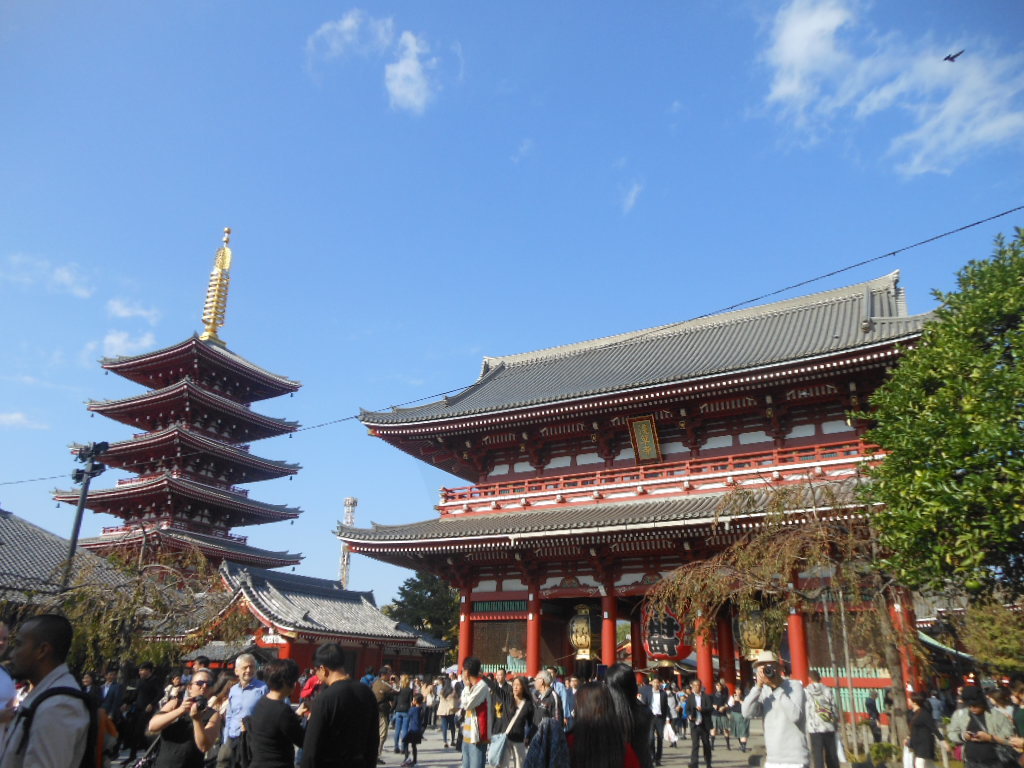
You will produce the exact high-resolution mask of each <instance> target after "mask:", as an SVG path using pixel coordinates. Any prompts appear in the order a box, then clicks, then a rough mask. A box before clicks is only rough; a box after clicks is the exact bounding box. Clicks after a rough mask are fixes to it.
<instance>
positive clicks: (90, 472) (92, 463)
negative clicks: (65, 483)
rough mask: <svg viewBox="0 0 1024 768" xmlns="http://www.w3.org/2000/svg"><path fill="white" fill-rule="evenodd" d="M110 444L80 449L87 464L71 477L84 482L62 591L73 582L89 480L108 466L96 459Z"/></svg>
mask: <svg viewBox="0 0 1024 768" xmlns="http://www.w3.org/2000/svg"><path fill="white" fill-rule="evenodd" d="M109 447H110V445H109V444H107V443H89V444H88V445H84V446H82V447H80V448H79V449H78V456H77V460H78V461H80V462H82V463H83V464H85V467H84V468H83V469H76V470H75V471H74V472H72V473H71V479H72V480H74V481H75V482H76V483H81V484H82V490H81V492H80V493H79V494H78V508H77V509H76V510H75V523H74V526H73V527H72V528H71V542H70V543H69V544H68V562H67V564H66V565H65V566H64V580H63V581H62V582H61V591H62V592H63V591H65V590H67V588H68V585H70V584H71V568H72V566H73V565H74V562H75V550H76V549H78V532H79V531H80V530H81V528H82V514H83V513H84V512H85V500H86V499H87V498H88V497H89V481H90V480H92V479H93V478H94V477H96V476H98V475H101V474H102V473H103V471H104V470H105V469H106V468H107V465H106V464H101V463H100V462H98V461H96V458H97V457H98V456H101V455H102V454H104V453H106V452H107V448H109Z"/></svg>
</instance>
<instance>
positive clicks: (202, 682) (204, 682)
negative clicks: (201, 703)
mask: <svg viewBox="0 0 1024 768" xmlns="http://www.w3.org/2000/svg"><path fill="white" fill-rule="evenodd" d="M209 684H210V681H209V680H193V681H192V685H198V686H201V687H203V688H205V687H206V686H208V685H209Z"/></svg>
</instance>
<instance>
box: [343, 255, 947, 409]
mask: <svg viewBox="0 0 1024 768" xmlns="http://www.w3.org/2000/svg"><path fill="white" fill-rule="evenodd" d="M929 316H930V315H913V316H910V315H908V314H907V310H906V304H905V300H904V295H903V289H902V288H900V287H899V272H892V273H891V274H888V275H885V276H884V277H880V278H877V279H875V280H870V281H868V282H864V283H858V284H856V285H851V286H848V287H845V288H837V289H835V290H831V291H825V292H822V293H815V294H811V295H808V296H801V297H798V298H795V299H788V300H786V301H780V302H776V303H773V304H765V305H762V306H757V307H752V308H749V309H742V310H737V311H734V312H726V313H723V314H719V315H711V316H708V317H701V318H697V319H695V320H689V321H686V322H681V323H673V324H670V325H664V326H660V327H657V328H648V329H646V330H641V331H633V332H629V333H623V334H619V335H617V336H608V337H605V338H601V339H595V340H592V341H584V342H579V343H576V344H567V345H564V346H560V347H553V348H550V349H542V350H538V351H535V352H526V353H522V354H515V355H506V356H498V357H485V358H484V361H483V370H482V373H481V376H480V378H479V380H478V381H477V382H476V383H475V384H473V385H472V386H470V387H469V388H467V389H465V390H463V391H462V392H460V393H459V394H457V395H454V396H452V397H448V398H445V399H444V400H440V401H437V402H434V403H428V404H426V405H421V406H416V407H413V408H397V409H395V410H393V411H385V412H373V411H361V413H360V419H361V420H362V422H363V423H364V424H367V425H372V426H381V427H387V426H389V425H411V424H422V423H430V422H439V421H444V420H449V419H464V418H467V417H471V416H474V415H480V414H488V413H495V412H501V411H510V410H517V409H524V408H530V407H536V406H538V405H544V404H548V403H556V402H564V401H567V400H574V399H584V398H590V397H597V396H602V395H608V394H612V393H618V392H624V391H633V390H638V389H643V388H646V387H652V386H659V385H667V384H673V383H682V382H687V381H693V380H699V379H702V378H709V377H716V376H722V375H726V374H735V373H740V372H744V371H751V370H756V369H763V368H767V367H771V366H776V365H783V364H787V363H794V362H798V361H806V360H811V359H815V358H821V357H833V356H836V355H840V354H844V353H849V352H855V351H860V350H865V349H869V348H871V347H873V346H880V345H891V344H892V343H894V342H898V341H902V340H909V339H913V338H915V337H916V336H918V335H919V334H920V331H921V329H922V327H923V324H924V322H925V320H926V319H927V318H928V317H929Z"/></svg>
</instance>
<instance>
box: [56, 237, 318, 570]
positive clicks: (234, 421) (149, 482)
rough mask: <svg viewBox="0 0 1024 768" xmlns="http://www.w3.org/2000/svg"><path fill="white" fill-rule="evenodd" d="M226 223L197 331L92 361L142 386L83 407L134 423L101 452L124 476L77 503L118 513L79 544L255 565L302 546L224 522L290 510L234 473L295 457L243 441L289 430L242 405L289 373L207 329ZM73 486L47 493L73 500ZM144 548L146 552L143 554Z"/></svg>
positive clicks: (293, 559) (270, 473)
mask: <svg viewBox="0 0 1024 768" xmlns="http://www.w3.org/2000/svg"><path fill="white" fill-rule="evenodd" d="M229 235H230V230H228V231H226V234H225V237H224V244H223V246H222V247H221V248H220V249H219V250H218V251H217V256H216V261H215V266H214V269H213V273H212V275H211V278H210V288H209V292H208V294H207V301H206V308H205V312H204V314H203V322H204V323H205V325H206V328H205V331H204V332H203V334H202V335H198V336H196V335H193V336H192V337H191V338H189V339H186V340H185V341H182V342H180V343H178V344H175V345H173V346H170V347H167V348H165V349H159V350H156V351H153V352H146V353H144V354H141V355H135V356H130V357H116V358H108V359H104V360H102V361H101V365H102V366H103V367H104V368H105V369H106V370H108V371H111V372H112V373H116V374H118V375H120V376H123V377H124V378H126V379H128V380H129V381H133V382H135V383H136V384H140V385H141V386H143V387H145V388H146V391H145V392H142V393H141V394H138V395H133V396H131V397H125V398H121V399H118V400H100V401H92V402H90V403H89V404H88V408H89V410H90V411H92V412H93V413H99V414H102V415H104V416H107V417H108V418H111V419H114V420H115V421H119V422H121V423H122V424H127V425H128V426H130V427H133V428H135V429H138V430H141V431H140V432H138V433H136V434H135V435H133V436H132V437H131V438H129V439H127V440H121V441H119V442H115V443H111V444H110V446H109V448H108V449H107V451H106V452H105V453H104V454H103V456H102V460H103V462H105V463H106V464H109V465H110V466H113V467H117V468H118V469H124V470H126V471H128V472H131V473H133V474H134V475H135V477H130V478H126V479H123V480H120V481H118V483H117V485H115V486H114V487H113V488H108V489H103V490H93V491H90V493H89V496H88V499H87V501H86V506H87V507H88V508H89V509H91V510H93V511H95V512H106V513H107V514H111V515H114V516H116V517H119V518H121V519H122V520H123V521H124V522H123V524H122V525H117V526H113V527H108V528H104V529H103V532H102V535H100V536H98V537H95V538H90V539H84V540H83V541H82V542H81V545H82V546H83V547H85V548H86V549H90V550H92V551H94V552H96V553H99V554H103V555H109V554H112V553H114V552H128V551H131V552H133V553H134V552H138V551H139V549H140V548H146V549H147V550H148V551H149V552H151V553H154V554H155V553H156V552H158V551H165V552H166V551H174V550H183V549H189V550H191V549H198V550H199V551H200V552H202V553H203V554H204V555H205V556H206V557H207V558H208V559H209V561H210V562H211V563H212V564H213V565H214V566H216V565H219V564H220V563H222V562H225V561H226V562H230V563H238V564H242V565H250V566H256V567H260V568H276V567H280V566H285V565H295V564H296V563H298V562H300V560H301V559H302V556H301V555H299V554H294V553H291V552H275V551H270V550H266V549H261V548H258V547H253V546H250V545H249V544H248V543H247V540H246V537H245V536H241V535H238V534H236V533H234V532H233V529H235V528H238V527H245V526H250V525H260V524H263V523H273V522H278V521H282V520H291V519H294V518H296V517H298V516H299V514H300V513H301V510H300V509H298V508H295V507H288V506H284V505H277V504H267V503H265V502H261V501H257V500H255V499H251V498H249V491H248V490H247V489H244V488H240V487H239V485H242V484H247V483H253V482H258V481H261V480H270V479H273V478H279V477H287V476H289V475H294V474H295V473H296V472H298V471H299V466H298V465H297V464H289V463H287V462H284V461H276V460H272V459H265V458H261V457H259V456H256V455H255V454H253V453H251V452H250V444H251V443H252V442H253V441H256V440H261V439H263V438H267V437H274V436H277V435H284V434H288V433H290V432H294V431H295V430H296V429H297V428H298V426H299V425H298V424H297V423H296V422H293V421H285V420H284V419H279V418H274V417H271V416H264V415H263V414H261V413H258V412H256V411H254V410H252V408H251V406H252V404H253V403H255V402H260V401H262V400H267V399H269V398H272V397H278V396H280V395H284V394H290V393H292V392H295V391H297V390H298V389H299V387H300V386H301V385H300V384H299V382H297V381H292V380H291V379H288V378H285V377H284V376H279V375H277V374H274V373H270V372H269V371H266V370H264V369H262V368H260V367H259V366H257V365H255V364H253V363H251V362H249V361H248V360H246V359H245V358H243V357H240V356H239V355H237V354H235V353H234V352H232V351H231V350H229V349H228V348H227V345H225V343H224V342H223V341H222V340H221V339H220V338H219V336H218V335H217V331H218V329H219V328H220V327H221V326H222V325H223V324H224V313H225V308H226V303H227V290H228V282H229V280H230V274H229V270H230V268H231V259H232V253H231V249H230V248H229V247H228V243H229ZM78 496H79V494H78V491H75V490H71V491H58V492H57V493H56V494H55V498H56V499H57V500H58V501H62V502H66V503H68V504H76V503H77V502H78ZM144 556H145V555H144Z"/></svg>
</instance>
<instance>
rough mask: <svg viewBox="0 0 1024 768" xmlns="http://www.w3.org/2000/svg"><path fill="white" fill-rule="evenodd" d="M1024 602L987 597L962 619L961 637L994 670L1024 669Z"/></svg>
mask: <svg viewBox="0 0 1024 768" xmlns="http://www.w3.org/2000/svg"><path fill="white" fill-rule="evenodd" d="M1022 613H1024V604H1020V605H1016V606H1013V605H1005V604H1004V603H1001V602H1000V601H999V600H983V601H979V602H977V603H975V604H973V605H970V606H968V608H967V611H966V612H965V615H964V616H963V618H962V619H961V621H960V625H961V626H960V632H959V635H960V639H961V640H962V641H963V643H964V645H965V646H966V647H967V650H969V651H970V652H971V654H972V655H973V656H974V658H975V659H977V661H978V662H979V663H980V664H982V665H983V666H984V667H986V668H987V669H989V670H991V671H992V672H997V673H1001V674H1006V675H1012V674H1018V673H1021V672H1024V634H1022V633H1021V631H1020V628H1021V621H1022Z"/></svg>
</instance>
